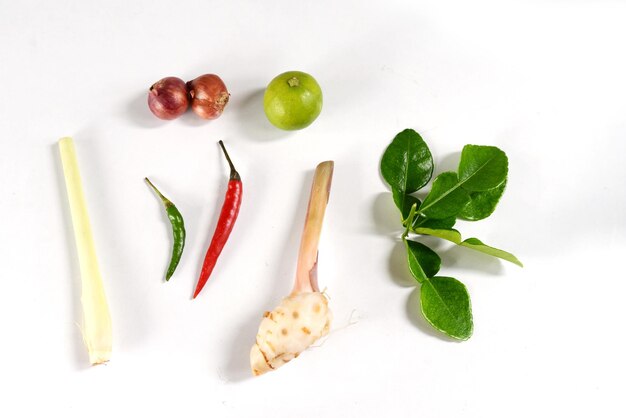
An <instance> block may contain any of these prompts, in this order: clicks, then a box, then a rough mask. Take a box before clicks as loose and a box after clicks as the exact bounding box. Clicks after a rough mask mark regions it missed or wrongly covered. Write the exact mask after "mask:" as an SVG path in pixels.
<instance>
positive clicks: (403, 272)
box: [389, 240, 418, 287]
mask: <svg viewBox="0 0 626 418" xmlns="http://www.w3.org/2000/svg"><path fill="white" fill-rule="evenodd" d="M389 273H390V276H391V279H392V280H393V282H394V283H395V284H397V285H398V286H401V287H415V286H417V285H418V283H417V281H415V279H414V278H413V276H411V273H410V272H409V267H408V265H407V260H406V249H405V246H404V243H403V242H402V241H400V240H398V241H397V242H396V243H395V245H394V246H393V249H392V250H391V254H389Z"/></svg>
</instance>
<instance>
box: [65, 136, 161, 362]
mask: <svg viewBox="0 0 626 418" xmlns="http://www.w3.org/2000/svg"><path fill="white" fill-rule="evenodd" d="M85 138H89V140H85ZM75 144H76V152H77V154H78V159H79V165H80V169H81V175H82V180H83V185H84V188H85V196H86V199H87V206H88V210H89V215H90V218H91V222H92V228H93V231H94V236H95V241H96V250H97V253H98V262H99V264H100V269H101V272H102V276H103V282H104V287H105V290H106V293H107V299H108V302H109V309H110V311H111V317H112V321H113V356H115V353H116V352H118V351H121V350H125V349H128V348H129V347H130V346H132V345H133V344H136V343H137V342H139V341H142V340H144V339H145V338H146V335H147V334H148V333H149V330H150V329H151V327H150V325H149V324H150V323H151V319H152V318H151V316H153V312H154V309H153V306H151V304H150V299H149V298H146V297H145V288H143V284H142V283H141V282H140V281H138V280H129V278H131V277H133V268H134V266H135V265H136V260H135V258H134V257H135V252H134V251H133V250H134V249H133V247H132V242H131V241H130V240H128V239H124V238H125V237H126V234H127V231H126V230H125V228H124V224H123V223H122V222H120V221H117V219H118V218H116V216H119V215H120V214H123V213H124V210H123V208H124V205H123V204H120V201H119V198H118V191H117V186H118V185H117V184H115V183H114V182H111V180H110V179H109V178H107V177H106V176H105V175H104V173H107V172H108V171H110V170H112V169H113V168H114V167H110V166H106V160H105V159H104V158H103V157H102V156H103V155H106V148H107V141H106V140H103V138H102V134H101V133H100V131H99V130H98V128H95V127H94V128H92V127H91V126H87V127H85V128H82V129H80V130H79V131H76V133H75ZM105 222H106V226H105V225H104V223H105ZM122 318H123V320H122Z"/></svg>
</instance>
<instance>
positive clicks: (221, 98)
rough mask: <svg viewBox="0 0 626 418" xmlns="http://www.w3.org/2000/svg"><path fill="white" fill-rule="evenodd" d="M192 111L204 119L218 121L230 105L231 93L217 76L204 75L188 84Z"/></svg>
mask: <svg viewBox="0 0 626 418" xmlns="http://www.w3.org/2000/svg"><path fill="white" fill-rule="evenodd" d="M187 89H188V90H189V96H190V97H191V110H193V112H194V113H195V114H196V115H198V116H200V117H201V118H202V119H209V120H210V119H217V118H218V117H220V115H221V114H222V112H223V111H224V107H226V104H228V100H229V98H230V93H228V90H227V89H226V85H225V84H224V82H223V81H222V79H221V78H219V77H218V76H217V75H215V74H204V75H201V76H200V77H197V78H195V79H193V80H191V81H188V82H187Z"/></svg>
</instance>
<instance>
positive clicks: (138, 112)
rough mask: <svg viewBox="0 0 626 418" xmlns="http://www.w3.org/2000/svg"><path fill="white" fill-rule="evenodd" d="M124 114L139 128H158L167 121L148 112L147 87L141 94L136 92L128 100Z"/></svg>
mask: <svg viewBox="0 0 626 418" xmlns="http://www.w3.org/2000/svg"><path fill="white" fill-rule="evenodd" d="M124 115H126V116H127V117H128V118H129V119H130V121H131V122H132V123H134V124H136V125H137V126H139V127H141V128H159V127H161V126H163V125H165V124H166V123H168V122H169V121H166V120H161V119H159V118H157V117H156V116H154V115H153V114H152V112H150V108H149V107H148V89H146V91H145V92H142V93H141V94H137V95H136V96H134V98H132V99H131V100H130V101H129V102H128V107H127V108H126V112H124Z"/></svg>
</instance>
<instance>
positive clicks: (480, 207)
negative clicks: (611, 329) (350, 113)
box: [380, 129, 523, 340]
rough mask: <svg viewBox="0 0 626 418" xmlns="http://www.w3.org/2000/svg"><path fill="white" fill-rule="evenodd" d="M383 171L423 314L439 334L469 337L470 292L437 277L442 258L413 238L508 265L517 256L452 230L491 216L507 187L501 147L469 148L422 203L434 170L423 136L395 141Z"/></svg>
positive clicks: (410, 133) (413, 134)
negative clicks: (427, 239)
mask: <svg viewBox="0 0 626 418" xmlns="http://www.w3.org/2000/svg"><path fill="white" fill-rule="evenodd" d="M380 170H381V174H382V176H383V178H384V179H385V181H386V182H387V184H389V186H390V187H391V191H392V196H393V201H394V203H395V205H396V206H397V208H398V210H399V211H400V216H401V220H402V226H403V227H404V232H403V233H402V236H401V238H402V241H403V243H404V245H405V247H406V251H407V264H408V268H409V272H410V273H411V275H412V276H413V277H414V278H415V280H416V281H417V283H418V284H419V285H420V304H421V312H422V314H423V316H424V318H426V320H427V321H428V322H429V323H430V324H431V325H432V326H433V327H434V328H435V329H437V330H439V331H441V332H443V333H444V334H446V335H448V336H450V337H452V338H456V339H459V340H467V339H468V338H470V337H471V335H472V332H473V329H474V324H473V319H472V308H471V302H470V297H469V293H468V292H467V288H466V287H465V285H464V284H463V283H461V282H460V281H458V280H457V279H455V278H452V277H444V276H437V273H438V272H439V269H440V267H441V258H440V257H439V255H437V253H436V252H435V251H433V250H432V249H431V248H429V247H428V246H426V245H424V244H423V243H421V242H419V241H416V240H415V239H412V238H411V234H415V235H416V236H417V237H416V238H419V235H429V236H433V237H438V238H441V239H444V240H447V241H450V242H453V243H454V244H456V245H459V246H462V247H466V248H470V249H472V250H475V251H479V252H482V253H484V254H487V255H490V256H493V257H497V258H500V259H502V260H506V261H509V262H511V263H514V264H516V265H518V266H520V267H522V266H523V265H522V263H521V262H520V261H519V259H518V258H517V257H515V256H514V255H513V254H511V253H509V252H507V251H504V250H501V249H498V248H495V247H492V246H489V245H487V244H485V243H483V242H482V241H481V240H479V239H478V238H467V239H465V240H463V238H462V237H461V233H460V232H459V231H458V230H456V229H454V228H453V227H454V226H455V224H456V221H457V219H461V220H466V221H478V220H481V219H485V218H487V217H488V216H489V215H491V214H492V213H493V212H494V210H495V209H496V206H497V204H498V202H499V201H500V198H501V197H502V195H503V193H504V190H505V188H506V183H507V176H508V158H507V156H506V154H505V153H504V152H503V151H502V150H500V149H499V148H497V147H493V146H484V145H466V146H465V147H463V151H462V152H461V159H460V161H459V166H458V170H457V171H456V172H455V171H446V172H443V173H441V174H439V175H438V176H437V177H436V178H435V180H434V181H433V182H432V187H431V189H430V191H429V192H428V193H427V194H426V197H425V198H424V200H423V201H421V200H420V199H419V198H418V197H416V196H415V195H413V193H415V192H417V191H419V190H420V189H422V188H423V187H424V186H426V185H427V184H428V183H429V182H430V180H431V178H432V174H433V171H434V164H433V159H432V154H431V152H430V150H429V148H428V145H426V142H425V141H424V140H423V139H422V137H421V136H420V135H419V134H418V133H417V132H415V131H414V130H412V129H405V130H404V131H402V132H400V133H399V134H398V135H396V137H395V138H394V139H393V141H392V142H391V144H389V146H388V147H387V149H386V150H385V152H384V154H383V157H382V159H381V164H380Z"/></svg>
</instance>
